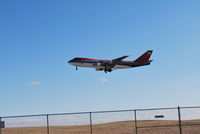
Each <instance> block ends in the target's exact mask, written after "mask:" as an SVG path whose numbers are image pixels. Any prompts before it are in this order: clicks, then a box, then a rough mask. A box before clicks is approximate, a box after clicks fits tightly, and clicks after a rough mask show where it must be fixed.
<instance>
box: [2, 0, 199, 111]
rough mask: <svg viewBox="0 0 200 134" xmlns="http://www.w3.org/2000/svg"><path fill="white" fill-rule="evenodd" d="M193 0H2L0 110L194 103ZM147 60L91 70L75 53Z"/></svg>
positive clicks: (195, 32)
mask: <svg viewBox="0 0 200 134" xmlns="http://www.w3.org/2000/svg"><path fill="white" fill-rule="evenodd" d="M199 4H200V2H199V1H198V0H196V1H195V0H190V1H189V0H188V1H184V0H175V1H174V0H168V1H160V0H152V1H148V0H144V1H132V0H126V1H120V0H109V1H108V0H101V1H100V0H97V1H92V0H85V1H82V0H73V1H65V0H63V1H61V0H60V1H53V0H52V1H45V0H44V1H40V0H34V1H27V0H19V1H14V0H8V1H1V2H0V16H1V21H0V50H1V53H0V61H1V62H0V66H1V69H0V74H1V77H0V92H1V99H0V100H1V101H0V106H1V112H0V115H18V114H38V113H54V112H77V111H96V110H115V109H133V108H152V107H171V106H177V105H181V106H191V105H199V103H198V101H199V94H200V90H199V89H200V83H199V76H200V70H199V68H200V63H199V57H200V56H199V50H200V45H199V44H200V38H199V37H200V32H199V31H200V16H199V14H200V9H199ZM148 49H152V50H154V53H153V55H152V59H153V60H154V62H153V63H152V64H151V65H150V66H146V67H141V68H133V69H127V70H117V71H113V72H112V73H107V74H105V73H103V72H96V71H95V70H94V69H89V68H80V69H79V71H76V70H75V67H73V66H70V65H69V64H67V61H68V60H70V59H72V58H74V57H88V58H98V59H113V58H117V57H119V56H123V55H130V57H129V58H127V60H134V59H136V58H137V57H138V56H139V55H140V54H142V53H143V52H145V51H146V50H148Z"/></svg>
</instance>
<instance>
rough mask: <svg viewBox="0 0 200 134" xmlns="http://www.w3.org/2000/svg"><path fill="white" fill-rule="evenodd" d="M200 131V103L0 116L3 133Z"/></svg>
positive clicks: (154, 133)
mask: <svg viewBox="0 0 200 134" xmlns="http://www.w3.org/2000/svg"><path fill="white" fill-rule="evenodd" d="M169 133H170V134H200V106H197V107H173V108H155V109H135V110H134V109H133V110H116V111H96V112H80V113H59V114H41V115H22V116H4V117H0V134H169Z"/></svg>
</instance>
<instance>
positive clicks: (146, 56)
mask: <svg viewBox="0 0 200 134" xmlns="http://www.w3.org/2000/svg"><path fill="white" fill-rule="evenodd" d="M152 53H153V50H148V51H146V52H145V53H144V54H143V55H141V56H140V57H139V58H137V59H136V60H135V62H149V61H150V60H149V59H150V57H151V54H152Z"/></svg>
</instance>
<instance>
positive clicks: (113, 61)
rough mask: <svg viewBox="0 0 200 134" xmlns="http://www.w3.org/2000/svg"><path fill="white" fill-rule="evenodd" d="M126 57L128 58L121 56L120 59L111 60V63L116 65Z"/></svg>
mask: <svg viewBox="0 0 200 134" xmlns="http://www.w3.org/2000/svg"><path fill="white" fill-rule="evenodd" d="M127 57H128V56H122V57H119V58H116V59H113V60H112V63H114V64H117V63H119V62H120V61H122V60H123V59H125V58H127Z"/></svg>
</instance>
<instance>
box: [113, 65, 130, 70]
mask: <svg viewBox="0 0 200 134" xmlns="http://www.w3.org/2000/svg"><path fill="white" fill-rule="evenodd" d="M125 68H130V67H129V66H125V65H116V66H115V67H113V69H125Z"/></svg>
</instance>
